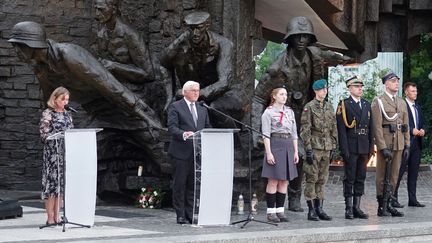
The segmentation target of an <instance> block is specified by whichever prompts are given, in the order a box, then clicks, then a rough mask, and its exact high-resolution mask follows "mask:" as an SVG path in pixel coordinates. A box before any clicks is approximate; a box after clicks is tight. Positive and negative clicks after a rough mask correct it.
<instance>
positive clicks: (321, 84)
mask: <svg viewBox="0 0 432 243" xmlns="http://www.w3.org/2000/svg"><path fill="white" fill-rule="evenodd" d="M325 87H327V80H325V79H318V80H316V81H315V82H314V83H313V84H312V89H313V90H320V89H324V88H325Z"/></svg>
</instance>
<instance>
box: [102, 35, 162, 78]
mask: <svg viewBox="0 0 432 243" xmlns="http://www.w3.org/2000/svg"><path fill="white" fill-rule="evenodd" d="M124 32H125V33H126V34H125V36H124V40H125V43H126V45H127V48H128V49H129V50H128V51H129V54H130V58H131V59H132V61H133V63H131V64H129V63H127V64H125V63H119V62H115V61H112V60H107V59H101V63H102V64H103V65H104V66H105V67H106V68H107V69H108V70H109V71H110V72H112V73H113V74H115V75H116V76H119V77H124V78H126V79H127V80H130V81H133V82H143V81H149V80H154V78H155V75H154V67H153V63H152V58H151V55H150V53H149V51H148V49H147V46H146V45H145V43H144V40H143V38H142V36H141V35H139V34H138V33H137V32H136V31H135V30H133V29H128V28H126V27H125V28H124Z"/></svg>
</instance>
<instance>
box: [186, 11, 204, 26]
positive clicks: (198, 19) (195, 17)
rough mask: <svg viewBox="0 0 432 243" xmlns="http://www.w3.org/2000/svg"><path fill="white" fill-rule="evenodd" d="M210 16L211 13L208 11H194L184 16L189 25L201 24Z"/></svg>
mask: <svg viewBox="0 0 432 243" xmlns="http://www.w3.org/2000/svg"><path fill="white" fill-rule="evenodd" d="M209 18H210V14H209V13H207V12H193V13H190V14H188V15H186V17H185V18H184V21H185V23H186V24H187V25H199V24H202V23H204V22H206V21H207V20H208V19H209Z"/></svg>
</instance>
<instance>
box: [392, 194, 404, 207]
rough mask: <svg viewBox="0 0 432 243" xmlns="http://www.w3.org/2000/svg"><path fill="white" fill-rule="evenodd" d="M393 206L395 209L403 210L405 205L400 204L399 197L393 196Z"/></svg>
mask: <svg viewBox="0 0 432 243" xmlns="http://www.w3.org/2000/svg"><path fill="white" fill-rule="evenodd" d="M391 206H392V207H393V208H403V207H404V206H405V205H403V204H400V203H399V201H398V199H397V196H393V199H392V200H391Z"/></svg>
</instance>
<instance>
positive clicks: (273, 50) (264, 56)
mask: <svg viewBox="0 0 432 243" xmlns="http://www.w3.org/2000/svg"><path fill="white" fill-rule="evenodd" d="M285 46H286V45H284V44H277V43H274V42H271V41H269V42H267V46H266V48H265V49H264V51H263V52H262V53H261V54H260V55H258V56H256V57H255V63H256V66H255V79H257V80H261V77H262V76H263V74H264V73H265V71H266V70H267V67H268V66H270V64H271V63H272V62H273V61H274V60H275V59H276V57H278V55H279V54H280V53H281V52H282V51H283V50H284V49H285Z"/></svg>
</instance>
